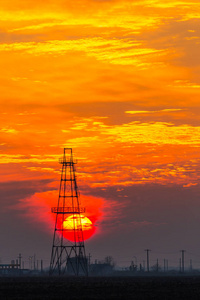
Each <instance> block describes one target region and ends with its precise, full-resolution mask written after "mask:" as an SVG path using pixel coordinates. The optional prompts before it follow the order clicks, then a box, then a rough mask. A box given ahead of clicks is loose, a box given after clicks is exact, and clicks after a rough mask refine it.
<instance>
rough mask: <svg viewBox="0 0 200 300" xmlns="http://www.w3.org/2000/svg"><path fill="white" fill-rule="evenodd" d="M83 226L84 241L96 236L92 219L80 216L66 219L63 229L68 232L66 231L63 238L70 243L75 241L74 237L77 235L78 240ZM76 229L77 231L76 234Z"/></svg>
mask: <svg viewBox="0 0 200 300" xmlns="http://www.w3.org/2000/svg"><path fill="white" fill-rule="evenodd" d="M81 226H82V230H83V237H84V240H87V239H89V238H90V237H91V236H92V235H93V234H94V232H95V227H94V225H93V224H92V222H91V221H90V219H88V218H87V217H85V216H84V215H80V216H79V215H78V214H77V215H75V214H74V215H71V216H69V217H67V218H66V219H65V221H64V222H63V228H64V229H65V230H66V231H64V233H63V236H64V237H65V238H67V239H68V240H70V241H74V240H75V237H74V235H76V239H78V230H79V229H81ZM74 229H75V230H76V232H75V230H74Z"/></svg>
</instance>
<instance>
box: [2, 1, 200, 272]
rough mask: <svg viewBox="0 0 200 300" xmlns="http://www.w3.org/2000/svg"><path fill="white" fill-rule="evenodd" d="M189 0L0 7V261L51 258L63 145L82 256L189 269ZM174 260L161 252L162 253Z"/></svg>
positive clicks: (199, 134) (197, 164)
mask: <svg viewBox="0 0 200 300" xmlns="http://www.w3.org/2000/svg"><path fill="white" fill-rule="evenodd" d="M199 12H200V3H199V1H197V0H192V1H189V0H185V1H183V0H182V1H179V0H177V1H171V0H170V1H169V0H161V1H157V0H139V1H130V0H81V1H80V0H76V1H73V0H56V1H55V0H43V1H35V0H34V1H33V0H26V1H23V0H13V1H9V0H1V4H0V19H1V22H0V68H1V74H0V105H1V106H0V107H1V109H0V201H1V210H0V223H1V226H0V235H1V246H0V258H1V261H2V262H7V261H10V260H11V259H16V258H17V256H18V254H19V253H22V260H24V261H28V257H29V256H33V255H34V254H36V256H37V258H38V259H41V258H43V259H44V261H45V264H46V266H47V265H48V264H49V260H50V253H51V246H52V239H53V227H54V216H52V214H51V207H52V206H56V203H57V199H58V188H59V180H60V168H61V165H59V158H60V157H62V155H63V148H64V147H67V148H72V149H73V154H74V157H75V158H76V159H77V167H76V168H77V180H78V187H79V190H80V194H81V198H80V199H81V201H82V203H83V205H84V206H85V207H86V216H87V217H88V218H90V219H91V220H93V222H94V225H95V227H96V232H95V234H94V235H93V237H92V238H90V239H89V240H87V241H86V242H85V246H86V252H87V253H91V255H92V260H95V259H98V260H102V259H104V257H105V256H107V255H112V256H113V258H114V259H115V260H116V261H117V262H118V264H121V265H128V264H129V263H130V262H131V260H133V259H134V257H137V260H138V262H140V261H141V262H142V261H143V260H145V252H144V249H147V248H148V249H151V253H150V255H151V263H152V264H153V263H154V262H155V261H156V258H159V259H160V261H161V260H163V259H164V258H169V261H170V264H171V265H172V264H173V265H178V260H179V257H180V250H181V249H184V250H186V251H187V252H186V255H185V256H186V262H187V263H188V261H189V259H190V258H192V259H193V262H194V265H195V266H196V267H199V268H200V255H199V253H200V241H199V238H198V236H199V227H200V200H199V199H200V198H199V195H200V183H199V179H200V156H199V146H200V104H199V103H200V102H199V99H200V97H199V96H200V75H199V74H200V72H199V71H200V56H199V53H200V27H199V22H200V13H199ZM170 255H171V256H170Z"/></svg>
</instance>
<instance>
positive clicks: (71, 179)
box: [61, 178, 75, 181]
mask: <svg viewBox="0 0 200 300" xmlns="http://www.w3.org/2000/svg"><path fill="white" fill-rule="evenodd" d="M61 181H75V179H73V178H70V179H67V178H61Z"/></svg>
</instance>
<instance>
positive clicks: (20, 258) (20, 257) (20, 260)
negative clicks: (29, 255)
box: [18, 253, 22, 269]
mask: <svg viewBox="0 0 200 300" xmlns="http://www.w3.org/2000/svg"><path fill="white" fill-rule="evenodd" d="M18 258H19V268H20V269H21V263H22V255H21V253H19V257H18Z"/></svg>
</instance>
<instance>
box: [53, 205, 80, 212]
mask: <svg viewBox="0 0 200 300" xmlns="http://www.w3.org/2000/svg"><path fill="white" fill-rule="evenodd" d="M51 212H52V213H55V214H80V213H85V207H75V206H74V207H52V208H51Z"/></svg>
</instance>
